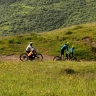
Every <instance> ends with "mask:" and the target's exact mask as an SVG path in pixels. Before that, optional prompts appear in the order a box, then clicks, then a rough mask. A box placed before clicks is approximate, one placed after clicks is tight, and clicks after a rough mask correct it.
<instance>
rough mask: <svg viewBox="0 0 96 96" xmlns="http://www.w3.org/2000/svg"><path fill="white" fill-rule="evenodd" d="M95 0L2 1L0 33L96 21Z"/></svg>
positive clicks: (38, 30) (43, 29) (46, 29)
mask: <svg viewBox="0 0 96 96" xmlns="http://www.w3.org/2000/svg"><path fill="white" fill-rule="evenodd" d="M95 9H96V1H95V0H0V34H1V35H9V34H16V33H17V34H18V33H21V32H22V33H26V32H33V31H34V32H41V31H49V30H54V29H58V28H63V27H66V26H70V25H76V24H80V23H87V22H96V12H95V11H96V10H95Z"/></svg>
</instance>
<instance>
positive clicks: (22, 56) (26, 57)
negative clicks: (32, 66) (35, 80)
mask: <svg viewBox="0 0 96 96" xmlns="http://www.w3.org/2000/svg"><path fill="white" fill-rule="evenodd" d="M28 59H29V58H28V55H27V54H26V53H22V54H21V55H20V60H21V61H27V60H28Z"/></svg>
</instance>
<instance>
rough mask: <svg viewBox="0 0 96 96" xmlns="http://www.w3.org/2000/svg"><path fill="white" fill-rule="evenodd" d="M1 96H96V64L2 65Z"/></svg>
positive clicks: (46, 62) (47, 63)
mask: <svg viewBox="0 0 96 96" xmlns="http://www.w3.org/2000/svg"><path fill="white" fill-rule="evenodd" d="M0 96H96V62H83V61H82V62H71V61H66V62H63V61H62V62H59V61H58V62H53V61H41V62H37V61H34V62H30V61H29V62H16V61H7V62H5V61H0Z"/></svg>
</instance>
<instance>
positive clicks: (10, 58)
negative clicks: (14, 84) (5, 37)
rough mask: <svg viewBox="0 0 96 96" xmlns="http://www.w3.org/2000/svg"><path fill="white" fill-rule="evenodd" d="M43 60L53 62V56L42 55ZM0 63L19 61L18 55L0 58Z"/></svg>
mask: <svg viewBox="0 0 96 96" xmlns="http://www.w3.org/2000/svg"><path fill="white" fill-rule="evenodd" d="M43 60H53V56H48V55H43ZM0 61H16V62H18V61H20V59H19V55H18V56H17V55H9V56H5V55H2V56H0Z"/></svg>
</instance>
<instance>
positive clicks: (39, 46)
mask: <svg viewBox="0 0 96 96" xmlns="http://www.w3.org/2000/svg"><path fill="white" fill-rule="evenodd" d="M95 31H96V23H89V24H80V25H77V26H71V27H67V28H61V29H58V30H54V31H50V32H42V33H35V32H31V33H29V34H19V35H15V36H4V37H3V36H2V37H0V54H1V55H11V54H14V55H20V54H21V53H22V52H25V49H26V46H27V45H28V43H29V42H30V41H32V42H34V44H33V45H34V47H35V48H36V50H37V51H38V52H40V53H42V54H46V55H52V56H55V55H60V48H61V46H62V45H63V44H64V43H65V42H67V41H69V42H70V46H69V48H70V47H71V46H72V45H74V46H75V47H76V49H75V55H76V57H77V58H78V59H86V60H96V54H95V53H96V32H95Z"/></svg>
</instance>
